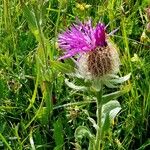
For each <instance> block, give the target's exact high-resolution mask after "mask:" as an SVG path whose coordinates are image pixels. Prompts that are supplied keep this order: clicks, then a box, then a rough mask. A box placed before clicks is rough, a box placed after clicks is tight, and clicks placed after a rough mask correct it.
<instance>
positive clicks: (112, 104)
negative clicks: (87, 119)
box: [102, 100, 121, 135]
mask: <svg viewBox="0 0 150 150" xmlns="http://www.w3.org/2000/svg"><path fill="white" fill-rule="evenodd" d="M120 110H121V106H120V103H119V102H118V101H117V100H112V101H109V102H107V103H106V104H104V105H103V106H102V135H103V134H104V132H106V131H108V130H109V127H110V124H111V122H112V121H113V119H114V118H115V117H116V115H117V114H118V113H119V111H120Z"/></svg>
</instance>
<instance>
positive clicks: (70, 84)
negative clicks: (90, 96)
mask: <svg viewBox="0 0 150 150" xmlns="http://www.w3.org/2000/svg"><path fill="white" fill-rule="evenodd" d="M65 83H66V84H67V85H68V86H69V87H70V88H72V89H74V90H77V91H85V90H87V88H86V87H85V86H77V85H75V84H74V83H72V82H69V81H68V79H65Z"/></svg>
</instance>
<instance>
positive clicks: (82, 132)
mask: <svg viewBox="0 0 150 150" xmlns="http://www.w3.org/2000/svg"><path fill="white" fill-rule="evenodd" d="M74 135H75V139H76V141H77V142H79V143H80V142H81V140H82V138H83V137H87V138H88V139H89V141H92V142H94V140H95V137H94V135H92V134H91V132H90V130H89V129H88V128H87V127H85V126H79V127H78V128H77V129H76V130H75V134H74Z"/></svg>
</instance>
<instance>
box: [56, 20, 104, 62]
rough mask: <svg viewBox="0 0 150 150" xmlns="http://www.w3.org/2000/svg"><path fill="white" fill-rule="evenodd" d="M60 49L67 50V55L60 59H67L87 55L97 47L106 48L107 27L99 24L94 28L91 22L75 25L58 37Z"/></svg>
mask: <svg viewBox="0 0 150 150" xmlns="http://www.w3.org/2000/svg"><path fill="white" fill-rule="evenodd" d="M58 43H59V47H60V48H61V49H63V50H65V51H66V52H65V55H64V56H62V57H61V58H59V59H65V58H68V57H72V56H75V55H76V54H81V53H86V52H89V51H91V50H94V49H95V48H96V47H103V46H106V45H107V43H106V36H105V26H104V25H103V24H102V23H98V24H97V25H96V27H93V26H92V22H91V20H89V21H87V22H85V23H82V22H78V24H73V25H72V26H71V27H70V28H69V29H67V31H66V32H63V33H62V34H60V35H59V37H58Z"/></svg>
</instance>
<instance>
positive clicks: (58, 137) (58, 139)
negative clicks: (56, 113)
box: [54, 119, 64, 150]
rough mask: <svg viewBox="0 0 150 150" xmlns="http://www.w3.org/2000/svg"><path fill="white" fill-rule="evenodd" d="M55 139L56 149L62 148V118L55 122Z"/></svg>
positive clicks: (60, 149)
mask: <svg viewBox="0 0 150 150" xmlns="http://www.w3.org/2000/svg"><path fill="white" fill-rule="evenodd" d="M54 140H55V144H56V146H55V148H54V149H55V150H62V147H63V144H64V135H63V126H62V121H61V119H58V120H57V121H56V122H55V123H54Z"/></svg>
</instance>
